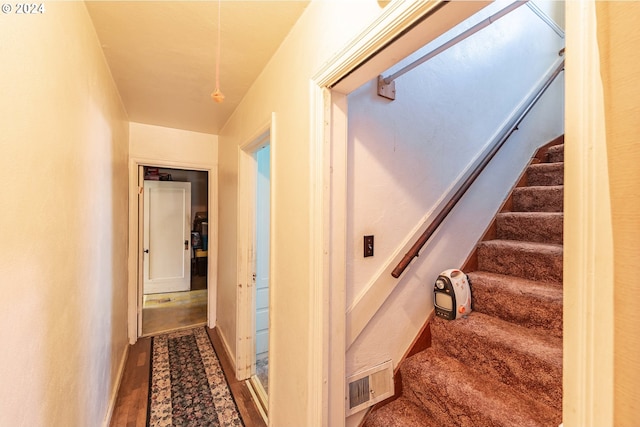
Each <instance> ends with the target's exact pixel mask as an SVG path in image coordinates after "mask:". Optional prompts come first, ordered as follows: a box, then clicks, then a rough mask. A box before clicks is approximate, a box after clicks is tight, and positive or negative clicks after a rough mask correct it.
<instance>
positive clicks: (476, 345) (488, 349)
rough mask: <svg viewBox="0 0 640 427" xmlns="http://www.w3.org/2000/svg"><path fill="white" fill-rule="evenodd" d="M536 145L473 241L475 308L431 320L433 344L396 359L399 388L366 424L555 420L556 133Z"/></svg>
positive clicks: (559, 187) (558, 306) (558, 335)
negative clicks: (481, 237) (501, 206)
mask: <svg viewBox="0 0 640 427" xmlns="http://www.w3.org/2000/svg"><path fill="white" fill-rule="evenodd" d="M543 151H544V153H543V154H542V155H539V156H536V158H535V159H541V158H542V159H543V160H542V161H541V162H539V163H536V162H537V161H538V160H534V162H532V164H530V165H529V166H528V168H527V170H526V171H525V178H524V181H525V183H524V185H522V184H521V185H522V186H518V187H516V188H514V190H513V192H512V195H511V202H510V203H508V204H507V205H506V206H509V207H510V211H509V212H501V213H499V214H498V215H497V216H496V218H495V233H494V234H495V236H494V238H493V239H492V240H485V241H482V242H480V243H479V244H478V246H477V248H476V255H477V271H473V272H467V274H468V275H469V280H470V282H471V286H472V294H473V301H472V307H473V312H472V313H471V314H470V315H469V316H468V317H466V318H463V319H458V320H456V321H447V320H443V319H440V318H435V319H434V320H433V321H432V322H431V325H430V327H431V335H432V346H431V347H430V348H427V349H426V350H424V351H421V352H419V353H417V354H415V355H413V356H411V357H409V358H407V359H406V360H405V361H403V362H402V363H401V364H400V367H399V375H400V378H401V381H402V395H401V396H400V397H398V398H397V399H395V400H393V401H392V402H390V403H388V404H386V405H384V406H382V407H380V408H378V409H376V410H374V411H372V412H370V413H369V414H368V415H367V417H366V419H365V421H364V427H400V426H403V427H419V426H421V427H431V426H433V427H435V426H442V425H452V426H465V427H466V426H469V427H471V426H504V427H512V426H531V427H538V426H549V427H556V426H558V425H559V424H560V423H561V422H562V222H563V213H562V211H563V204H562V200H563V167H564V144H563V141H562V140H560V141H559V143H558V144H557V145H553V146H551V147H548V148H545V149H543Z"/></svg>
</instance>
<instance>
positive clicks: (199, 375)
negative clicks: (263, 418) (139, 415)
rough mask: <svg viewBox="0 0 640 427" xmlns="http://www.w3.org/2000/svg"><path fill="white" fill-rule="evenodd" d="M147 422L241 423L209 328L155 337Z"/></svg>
mask: <svg viewBox="0 0 640 427" xmlns="http://www.w3.org/2000/svg"><path fill="white" fill-rule="evenodd" d="M151 346H152V358H151V381H150V385H149V387H150V388H151V390H150V393H149V415H148V423H147V425H148V426H149V427H165V426H167V427H168V426H193V427H198V426H202V427H205V426H206V427H217V426H219V427H227V426H243V423H242V420H241V418H240V415H239V414H238V408H237V406H236V403H235V401H234V400H233V397H232V396H231V391H230V390H229V385H228V384H227V381H226V379H225V377H224V374H223V373H222V368H221V367H220V361H219V360H218V357H217V356H216V353H215V352H214V350H213V346H212V345H211V340H210V339H209V336H208V335H207V332H206V330H205V328H203V327H199V328H194V329H187V330H182V331H177V332H172V333H168V334H165V335H159V336H156V337H154V338H153V339H152V344H151Z"/></svg>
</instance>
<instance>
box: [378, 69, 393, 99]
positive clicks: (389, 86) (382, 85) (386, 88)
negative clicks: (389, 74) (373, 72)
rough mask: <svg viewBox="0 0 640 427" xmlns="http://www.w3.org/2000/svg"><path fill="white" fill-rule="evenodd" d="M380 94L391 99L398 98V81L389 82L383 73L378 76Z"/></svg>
mask: <svg viewBox="0 0 640 427" xmlns="http://www.w3.org/2000/svg"><path fill="white" fill-rule="evenodd" d="M378 95H379V96H381V97H383V98H387V99H390V100H392V101H393V100H394V99H396V82H395V81H393V80H392V81H391V82H389V83H387V81H386V80H385V78H384V77H382V75H379V76H378Z"/></svg>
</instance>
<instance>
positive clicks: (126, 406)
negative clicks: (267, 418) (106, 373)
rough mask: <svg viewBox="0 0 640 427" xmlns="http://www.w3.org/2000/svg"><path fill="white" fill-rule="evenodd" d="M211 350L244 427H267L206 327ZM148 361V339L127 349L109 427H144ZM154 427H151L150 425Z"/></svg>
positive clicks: (147, 396) (141, 339)
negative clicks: (216, 356)
mask: <svg viewBox="0 0 640 427" xmlns="http://www.w3.org/2000/svg"><path fill="white" fill-rule="evenodd" d="M207 332H208V333H209V337H210V338H211V342H213V348H214V349H215V351H216V354H217V355H218V358H219V359H220V364H221V365H222V370H223V371H224V374H225V377H226V378H227V382H228V383H229V387H230V388H231V394H233V398H234V399H235V401H236V404H237V405H238V410H239V411H240V416H241V417H242V420H243V421H244V425H245V426H246V427H266V424H265V422H264V420H263V419H262V417H261V416H260V413H259V412H258V409H257V407H256V405H255V403H254V401H253V399H252V398H251V392H250V391H249V388H248V387H247V385H246V383H245V381H238V380H236V379H235V374H234V373H233V369H232V365H231V362H230V361H229V358H228V356H227V353H226V352H225V351H224V347H223V345H222V341H221V340H220V337H219V336H218V333H217V331H216V330H215V329H209V328H207ZM150 361H151V338H140V339H138V342H137V343H136V344H134V345H133V346H131V348H130V349H129V356H128V358H127V363H126V366H125V370H124V375H123V377H122V382H121V384H120V390H119V391H118V397H117V400H116V406H115V408H114V411H113V415H112V417H111V424H110V426H111V427H145V426H146V423H147V406H148V401H149V375H150V370H151V369H150ZM150 427H153V426H150Z"/></svg>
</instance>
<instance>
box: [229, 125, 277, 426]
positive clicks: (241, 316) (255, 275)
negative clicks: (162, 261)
mask: <svg viewBox="0 0 640 427" xmlns="http://www.w3.org/2000/svg"><path fill="white" fill-rule="evenodd" d="M273 127H274V118H273V117H272V119H271V121H270V122H269V123H268V124H266V125H265V126H263V127H262V128H261V129H260V130H259V131H258V132H257V133H256V134H255V135H256V136H254V137H252V138H250V139H249V140H248V141H247V143H246V144H244V145H242V146H241V147H240V152H239V154H240V164H239V166H240V167H239V184H240V185H239V187H240V194H239V206H238V225H239V236H238V269H239V272H238V273H239V274H238V277H240V279H241V285H242V286H240V288H239V293H238V312H237V319H238V333H239V336H242V337H247V339H244V340H242V341H241V342H240V344H239V345H238V350H237V354H236V366H237V373H236V374H237V377H238V379H240V380H247V385H248V386H249V388H250V390H251V391H252V394H253V396H254V397H255V398H256V403H257V404H258V407H259V408H260V409H261V411H262V415H263V417H264V418H265V419H266V418H267V414H268V406H269V405H268V402H269V399H268V392H269V359H270V353H269V336H270V322H269V318H270V309H271V305H270V288H271V287H272V283H271V280H270V278H271V259H272V257H271V171H272V167H273V165H272V154H273V148H274V135H273ZM245 283H246V286H245V285H244V284H245Z"/></svg>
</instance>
